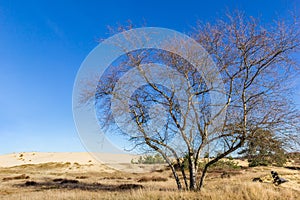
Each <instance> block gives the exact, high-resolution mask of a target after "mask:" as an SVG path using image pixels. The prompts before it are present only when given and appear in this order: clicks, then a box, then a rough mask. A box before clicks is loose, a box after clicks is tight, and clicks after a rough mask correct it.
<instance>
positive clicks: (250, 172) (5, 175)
mask: <svg viewBox="0 0 300 200" xmlns="http://www.w3.org/2000/svg"><path fill="white" fill-rule="evenodd" d="M29 160H30V161H29ZM238 162H239V164H240V165H243V167H242V168H241V169H239V170H229V171H228V170H222V169H218V170H213V171H210V172H209V174H208V176H207V178H206V182H205V186H204V188H203V189H202V190H201V191H200V192H186V191H180V192H179V191H177V190H176V184H175V181H174V179H173V178H172V174H171V171H170V170H168V169H167V167H166V166H164V165H157V166H153V165H140V166H136V169H139V170H138V172H139V173H136V172H134V171H136V169H134V168H132V167H129V165H128V166H127V167H128V171H126V172H122V171H118V170H115V169H111V168H109V167H107V166H105V165H103V164H100V163H98V162H97V161H95V160H94V159H93V158H92V157H91V156H90V155H88V154H87V153H37V152H35V153H33V152H32V153H15V154H9V155H3V156H0V199H33V200H35V199H36V200H37V199H43V200H47V199H51V200H53V199H220V200H222V199H233V200H234V199H236V200H237V199H239V200H240V199H264V200H266V199H270V200H271V199H272V200H273V199H289V200H290V199H300V171H299V169H287V168H284V167H281V168H279V167H255V168H248V167H246V163H245V161H238ZM124 166H125V165H124ZM271 170H274V171H277V172H278V173H279V175H280V176H281V177H282V178H285V179H287V180H288V182H286V183H283V184H281V185H279V186H275V185H273V184H272V179H271V174H270V172H271ZM143 171H144V172H143ZM256 177H259V178H261V179H262V180H263V182H253V181H252V179H253V178H256Z"/></svg>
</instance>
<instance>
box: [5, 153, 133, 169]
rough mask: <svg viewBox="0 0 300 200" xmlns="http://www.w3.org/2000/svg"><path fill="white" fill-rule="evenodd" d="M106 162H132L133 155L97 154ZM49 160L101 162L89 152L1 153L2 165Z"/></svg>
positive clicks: (86, 162) (85, 162) (8, 165)
mask: <svg viewBox="0 0 300 200" xmlns="http://www.w3.org/2000/svg"><path fill="white" fill-rule="evenodd" d="M97 158H99V159H100V160H102V161H104V162H105V163H130V161H131V159H132V158H133V156H132V155H126V154H123V155H122V154H105V153H101V154H99V155H98V156H97ZM48 162H70V163H74V162H77V163H78V164H82V165H84V164H101V162H100V161H98V160H97V159H96V158H95V157H94V156H93V155H91V154H90V153H88V152H64V153H60V152H59V153H58V152H55V153H45V152H26V153H13V154H6V155H0V167H12V166H17V165H24V164H39V163H48Z"/></svg>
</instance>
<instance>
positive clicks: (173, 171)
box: [169, 164, 182, 190]
mask: <svg viewBox="0 0 300 200" xmlns="http://www.w3.org/2000/svg"><path fill="white" fill-rule="evenodd" d="M169 166H170V167H171V170H172V173H173V176H174V178H175V181H176V184H177V188H178V190H182V185H181V182H180V179H179V176H178V174H177V172H176V170H175V168H174V166H173V165H172V164H169Z"/></svg>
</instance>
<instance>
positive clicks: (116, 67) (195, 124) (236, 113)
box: [82, 13, 299, 190]
mask: <svg viewBox="0 0 300 200" xmlns="http://www.w3.org/2000/svg"><path fill="white" fill-rule="evenodd" d="M130 28H132V26H130ZM192 35H193V37H194V38H195V40H196V41H197V42H198V43H199V44H201V45H202V46H203V47H204V48H205V49H206V50H207V51H208V54H207V53H206V52H205V51H202V54H201V55H200V54H199V52H197V51H196V50H195V48H198V47H195V46H193V45H189V43H186V42H185V41H180V40H179V41H176V42H175V41H167V42H166V43H165V44H164V45H165V47H166V49H168V51H166V50H163V49H151V48H150V49H149V48H147V47H145V48H144V49H138V50H134V51H130V50H128V49H126V47H124V46H122V43H121V42H120V43H118V42H116V44H115V45H121V46H122V48H123V49H124V55H123V56H122V57H120V58H118V59H117V60H116V61H114V62H113V63H112V64H111V66H110V67H109V68H108V69H107V70H106V72H105V74H104V75H103V76H102V77H101V78H100V77H96V78H97V79H98V80H99V83H98V86H97V90H96V91H97V92H96V94H94V93H93V92H92V93H91V92H88V91H89V90H88V89H86V90H84V91H83V93H82V97H83V99H84V101H87V100H88V99H90V98H95V99H96V105H95V106H96V108H97V112H98V116H99V121H100V124H101V125H102V126H103V127H105V128H106V130H107V131H108V132H109V133H111V134H120V135H121V136H123V137H125V138H127V139H128V141H130V142H131V144H133V148H134V149H135V150H136V151H138V152H148V151H154V152H158V153H159V154H160V155H161V156H162V157H163V158H164V159H165V161H166V163H167V164H168V165H169V167H170V169H171V171H172V173H173V175H174V178H175V180H176V183H177V186H178V189H183V188H185V189H187V190H196V189H200V188H202V187H203V183H204V180H205V176H206V173H207V170H208V168H209V167H210V166H211V165H212V164H214V163H216V162H217V161H219V160H220V159H222V158H224V157H225V156H227V155H229V154H230V153H233V152H234V151H235V150H237V149H239V148H241V147H243V145H244V144H245V143H246V141H247V140H248V139H249V138H253V137H254V135H255V134H257V132H258V130H262V129H263V130H270V131H272V132H274V133H276V134H277V135H278V137H281V138H282V139H284V140H287V139H288V140H289V141H291V138H293V139H295V138H296V136H297V135H296V134H293V133H296V132H293V131H295V130H296V128H297V127H299V126H298V125H299V124H298V122H299V112H298V111H297V110H296V109H295V108H294V107H293V104H292V102H291V98H290V94H291V93H290V92H291V90H290V87H289V86H290V84H289V82H291V81H292V80H294V79H293V75H295V74H296V73H298V69H297V68H296V63H294V61H295V59H294V58H293V57H292V55H293V53H294V52H297V51H298V50H299V29H298V28H297V23H296V22H291V23H287V24H286V23H284V22H283V21H280V22H278V23H275V24H272V25H268V26H265V28H264V27H262V25H261V24H260V23H259V22H258V21H257V20H255V19H253V18H250V19H249V18H246V17H245V16H243V15H242V14H240V13H237V14H234V15H228V18H227V19H226V20H218V21H217V22H216V23H215V24H204V25H201V24H199V26H198V27H196V28H195V29H194V31H193V34H192ZM130 37H134V36H132V35H130V36H129V35H128V38H127V39H128V41H130V42H131V43H132V41H134V42H133V43H132V44H131V45H133V46H135V45H136V46H140V45H141V44H142V43H143V42H145V40H147V34H145V37H143V38H144V39H143V40H140V39H139V38H140V37H136V38H137V39H134V40H132V38H130ZM125 38H126V33H125ZM179 49H180V51H181V52H182V50H183V51H184V56H182V55H178V54H175V53H174V52H178V51H177V50H179ZM209 55H211V56H212V57H210V56H209ZM196 58H197V59H198V61H197V62H196V61H195V60H197V59H196ZM191 60H192V61H195V62H193V63H190V62H189V61H191ZM212 61H215V62H216V64H217V67H218V68H217V69H218V71H217V72H216V71H214V70H212V71H209V70H208V69H211V68H209V67H210V66H212V65H213V62H212ZM195 66H201V67H202V69H205V70H206V71H205V72H206V73H205V74H203V73H202V72H201V71H199V70H198V69H197V67H195ZM218 73H220V74H221V75H222V77H223V82H222V84H224V86H223V88H222V87H221V86H220V85H215V84H213V83H215V82H216V80H218V78H219V77H217V76H218V75H217V74H218ZM158 80H159V81H158ZM137 83H139V84H137ZM219 86H220V87H221V88H222V89H220V87H219ZM87 87H88V84H87ZM224 92H225V93H224ZM211 94H215V97H220V98H223V97H225V98H223V99H222V101H220V102H218V101H216V98H215V99H213V98H212V97H211ZM212 108H213V110H212ZM222 116H224V117H225V118H224V120H223V121H222V120H221V121H217V122H218V123H216V120H220V119H223V118H222ZM293 141H297V140H293ZM208 146H209V147H210V148H208ZM211 147H215V148H211ZM204 151H205V152H207V151H211V152H209V153H210V155H214V156H213V158H212V159H210V160H209V161H208V162H207V163H205V166H204V168H203V169H200V168H199V162H201V157H202V156H203V155H204V153H205V152H204ZM217 151H218V152H219V154H216V152H217ZM220 152H221V153H220ZM183 156H187V158H188V173H186V171H185V169H184V163H183V160H182V157H183ZM175 166H179V171H178V170H177V169H176V168H175ZM180 174H181V175H180ZM182 181H183V183H184V185H183V184H182Z"/></svg>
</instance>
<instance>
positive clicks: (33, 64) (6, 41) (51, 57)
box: [0, 0, 300, 154]
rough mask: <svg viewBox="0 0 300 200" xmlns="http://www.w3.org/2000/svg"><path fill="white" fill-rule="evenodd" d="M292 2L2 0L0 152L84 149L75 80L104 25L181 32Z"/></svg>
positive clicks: (273, 13)
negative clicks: (230, 13)
mask: <svg viewBox="0 0 300 200" xmlns="http://www.w3.org/2000/svg"><path fill="white" fill-rule="evenodd" d="M298 3H299V2H298ZM296 6H297V0H273V1H271V0H265V1H261V0H252V1H248V0H240V1H233V0H219V1H200V0H198V1H197V0H195V1H188V0H185V1H174V0H173V1H159V0H151V1H145V2H144V1H140V0H137V1H133V0H127V1H113V0H112V1H109V0H106V1H79V0H78V1H42V0H41V1H31V0H27V1H25V0H24V1H21V0H20V1H17V0H15V1H10V0H0V142H1V143H0V154H4V153H11V152H20V151H51V152H52V151H85V150H84V148H83V146H82V144H81V143H80V139H79V137H78V135H77V133H76V128H75V125H74V122H73V116H72V89H73V83H74V80H75V77H76V73H77V70H78V69H79V67H80V64H81V62H82V61H83V59H84V58H85V57H86V56H87V55H88V53H89V52H90V51H91V50H92V49H93V48H94V47H96V46H97V44H98V42H97V40H98V39H99V38H107V37H108V36H109V34H108V32H109V31H108V29H107V26H108V25H111V26H115V25H116V24H117V23H121V24H122V23H125V22H126V21H127V20H128V19H130V20H131V21H133V23H135V24H143V23H144V21H146V24H147V26H157V27H165V28H170V29H174V30H177V31H180V32H187V31H190V30H191V26H193V25H195V22H196V20H202V21H213V20H214V19H216V18H217V17H218V16H222V14H223V13H224V12H225V11H226V10H233V9H241V10H243V11H245V13H246V14H247V15H252V16H256V17H258V16H259V17H261V20H262V21H265V22H269V21H271V20H272V19H274V18H276V17H277V16H278V15H279V16H285V15H286V14H287V12H288V10H295V9H296V10H297V9H298V11H300V10H299V6H298V7H296ZM299 88H300V87H299ZM295 99H296V101H297V102H300V89H299V90H298V96H295Z"/></svg>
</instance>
